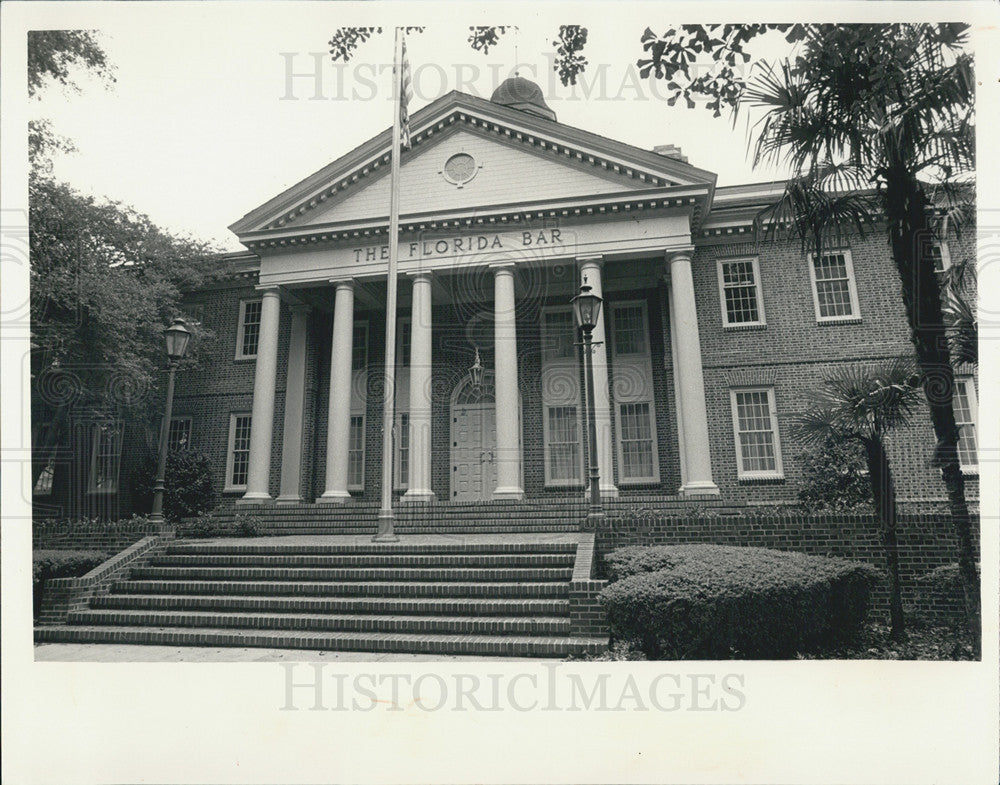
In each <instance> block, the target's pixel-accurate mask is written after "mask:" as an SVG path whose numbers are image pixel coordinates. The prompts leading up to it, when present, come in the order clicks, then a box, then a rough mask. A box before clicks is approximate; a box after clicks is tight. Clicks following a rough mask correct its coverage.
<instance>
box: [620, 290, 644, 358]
mask: <svg viewBox="0 0 1000 785" xmlns="http://www.w3.org/2000/svg"><path fill="white" fill-rule="evenodd" d="M611 323H612V334H613V336H614V350H615V356H616V357H628V356H630V355H635V356H643V355H645V356H648V355H649V321H648V320H647V319H646V303H644V302H634V303H628V302H626V303H614V304H613V305H612V307H611Z"/></svg>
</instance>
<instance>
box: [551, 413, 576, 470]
mask: <svg viewBox="0 0 1000 785" xmlns="http://www.w3.org/2000/svg"><path fill="white" fill-rule="evenodd" d="M578 426H579V423H578V420H577V412H576V407H575V406H550V407H548V431H547V434H546V436H547V442H548V448H549V479H550V480H575V479H578V478H579V476H580V430H579V427H578Z"/></svg>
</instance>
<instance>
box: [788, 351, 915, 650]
mask: <svg viewBox="0 0 1000 785" xmlns="http://www.w3.org/2000/svg"><path fill="white" fill-rule="evenodd" d="M917 378H918V376H917V374H915V372H914V369H913V367H912V366H911V365H910V364H909V363H908V362H906V361H903V360H896V361H891V362H888V363H885V364H883V365H881V366H879V367H876V368H874V369H866V368H864V367H863V366H849V367H845V368H841V369H839V370H837V371H835V372H833V373H832V374H830V375H829V376H827V377H826V378H825V379H824V380H823V387H822V388H821V389H820V390H818V391H816V392H815V393H814V396H815V403H814V405H813V407H812V408H811V409H809V410H808V411H807V412H805V413H804V414H802V415H799V416H798V417H796V418H795V420H794V422H793V425H792V429H791V432H792V436H793V437H794V438H795V439H797V440H798V441H800V442H802V443H803V444H810V445H821V444H823V443H824V442H825V441H826V440H828V439H833V440H834V441H837V442H849V441H857V442H860V443H861V445H862V446H863V447H864V451H865V457H866V459H867V463H868V478H869V481H870V482H871V488H872V497H873V500H874V507H875V514H876V516H877V518H878V521H879V525H880V528H881V533H882V545H883V547H884V549H885V560H886V565H887V566H888V570H889V613H890V622H891V625H892V637H893V639H894V640H902V639H903V638H905V636H906V627H905V621H904V618H903V596H902V590H901V587H900V581H899V546H898V542H897V538H896V520H897V516H896V491H895V486H894V484H893V478H892V468H891V467H890V465H889V455H888V453H887V451H886V443H885V439H886V436H887V435H888V434H889V432H890V431H892V430H893V429H894V428H898V427H900V426H902V425H905V424H906V423H907V421H908V419H909V417H910V414H911V413H912V411H913V407H914V405H915V404H916V402H917V398H918V392H917V387H916V384H917Z"/></svg>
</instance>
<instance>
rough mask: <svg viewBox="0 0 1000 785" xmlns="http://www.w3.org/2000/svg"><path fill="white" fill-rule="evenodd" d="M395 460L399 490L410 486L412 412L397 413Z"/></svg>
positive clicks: (395, 472)
mask: <svg viewBox="0 0 1000 785" xmlns="http://www.w3.org/2000/svg"><path fill="white" fill-rule="evenodd" d="M395 448H396V450H395V452H396V456H395V460H396V464H395V466H394V467H393V471H394V474H395V485H396V488H397V489H398V490H406V489H407V488H409V487H410V414H409V412H397V413H396V439H395Z"/></svg>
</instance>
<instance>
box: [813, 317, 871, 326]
mask: <svg viewBox="0 0 1000 785" xmlns="http://www.w3.org/2000/svg"><path fill="white" fill-rule="evenodd" d="M838 324H861V317H860V316H845V317H843V318H835V319H817V320H816V326H817V327H830V326H836V325H838Z"/></svg>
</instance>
